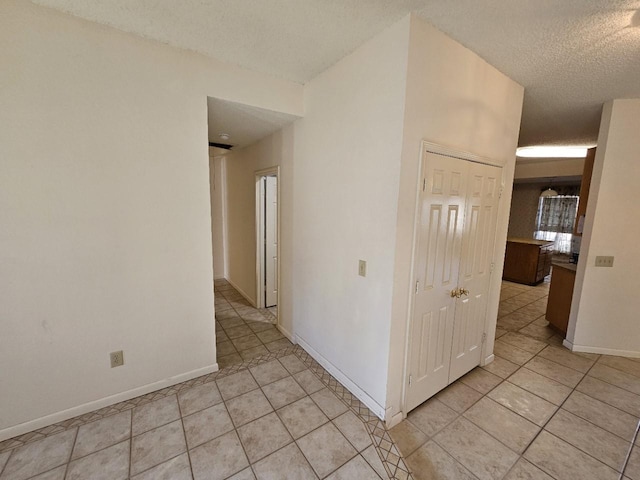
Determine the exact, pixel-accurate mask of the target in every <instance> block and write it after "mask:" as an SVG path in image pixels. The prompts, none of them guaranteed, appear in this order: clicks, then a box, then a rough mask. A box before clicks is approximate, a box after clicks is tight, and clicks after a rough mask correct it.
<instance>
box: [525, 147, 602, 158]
mask: <svg viewBox="0 0 640 480" xmlns="http://www.w3.org/2000/svg"><path fill="white" fill-rule="evenodd" d="M589 148H590V147H569V146H567V147H559V146H539V147H520V148H518V149H517V150H516V156H518V157H522V158H584V157H586V156H587V150H588V149H589Z"/></svg>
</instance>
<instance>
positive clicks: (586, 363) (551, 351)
mask: <svg viewBox="0 0 640 480" xmlns="http://www.w3.org/2000/svg"><path fill="white" fill-rule="evenodd" d="M539 355H540V356H541V357H544V358H546V359H547V360H551V361H552V362H556V363H558V364H560V365H564V366H565V367H569V368H573V369H574V370H578V371H579V372H582V373H587V371H588V370H589V369H590V368H591V366H592V365H593V363H594V360H590V359H588V358H584V357H581V356H580V355H576V354H574V353H571V352H570V351H569V350H567V349H566V348H564V347H554V346H551V345H550V346H548V347H547V348H545V349H544V350H543V351H542V352H540V354H539Z"/></svg>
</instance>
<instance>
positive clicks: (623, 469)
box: [618, 420, 640, 480]
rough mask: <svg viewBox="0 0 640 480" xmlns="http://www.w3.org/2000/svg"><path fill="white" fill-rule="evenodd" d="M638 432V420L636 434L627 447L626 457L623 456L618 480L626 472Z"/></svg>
mask: <svg viewBox="0 0 640 480" xmlns="http://www.w3.org/2000/svg"><path fill="white" fill-rule="evenodd" d="M639 431H640V420H638V425H636V432H635V434H634V435H633V438H632V439H631V445H630V446H629V450H628V451H627V455H626V456H625V459H624V463H623V464H622V471H621V472H620V477H618V479H619V480H622V478H623V476H624V474H625V472H626V471H627V467H628V466H629V460H630V459H631V452H632V451H633V449H634V448H635V447H634V445H635V444H636V440H637V438H638V432H639Z"/></svg>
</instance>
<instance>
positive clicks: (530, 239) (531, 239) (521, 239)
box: [507, 237, 553, 245]
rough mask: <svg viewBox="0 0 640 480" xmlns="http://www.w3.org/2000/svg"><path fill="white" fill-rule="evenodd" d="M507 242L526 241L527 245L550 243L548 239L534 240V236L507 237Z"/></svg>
mask: <svg viewBox="0 0 640 480" xmlns="http://www.w3.org/2000/svg"><path fill="white" fill-rule="evenodd" d="M507 242H513V243H527V244H529V245H548V244H550V243H553V242H550V241H549V240H536V239H535V238H516V237H510V238H507Z"/></svg>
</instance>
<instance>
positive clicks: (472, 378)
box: [460, 367, 502, 394]
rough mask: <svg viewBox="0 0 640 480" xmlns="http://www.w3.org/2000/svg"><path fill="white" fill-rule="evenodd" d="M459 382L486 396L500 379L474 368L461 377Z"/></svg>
mask: <svg viewBox="0 0 640 480" xmlns="http://www.w3.org/2000/svg"><path fill="white" fill-rule="evenodd" d="M460 381H461V382H462V383H464V384H465V385H466V386H468V387H471V388H473V389H474V390H477V391H478V392H480V393H482V394H487V393H488V392H490V391H491V390H493V389H494V388H495V387H496V386H497V385H499V384H500V383H501V382H502V378H500V377H499V376H497V375H494V374H493V373H489V372H487V371H486V370H483V369H482V368H480V367H476V368H474V369H473V370H471V371H470V372H469V373H467V374H466V375H465V376H464V377H462V378H461V379H460Z"/></svg>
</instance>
